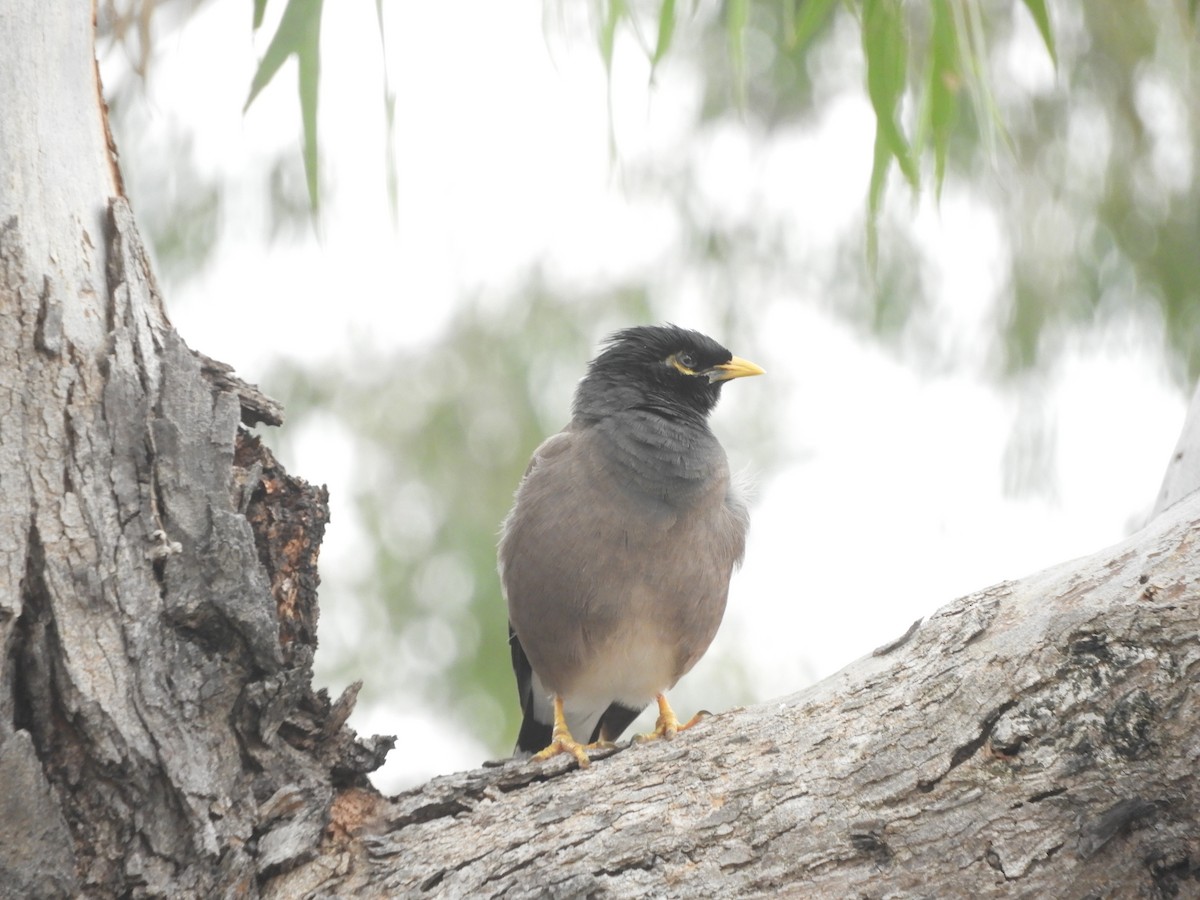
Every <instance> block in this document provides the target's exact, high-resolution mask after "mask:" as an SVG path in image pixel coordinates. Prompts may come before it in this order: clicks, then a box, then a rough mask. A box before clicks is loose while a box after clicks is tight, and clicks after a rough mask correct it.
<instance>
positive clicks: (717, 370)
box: [708, 356, 766, 381]
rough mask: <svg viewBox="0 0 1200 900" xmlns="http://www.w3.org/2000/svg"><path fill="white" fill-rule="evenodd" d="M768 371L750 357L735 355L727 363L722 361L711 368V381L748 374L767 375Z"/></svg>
mask: <svg viewBox="0 0 1200 900" xmlns="http://www.w3.org/2000/svg"><path fill="white" fill-rule="evenodd" d="M765 374H766V372H764V371H763V370H762V368H761V367H760V366H756V365H755V364H754V363H752V362H750V360H748V359H742V358H741V357H740V356H735V357H734V358H733V359H731V360H729V362H727V363H721V364H720V365H719V366H713V367H712V369H710V370H709V375H708V380H709V381H728V380H729V379H731V378H745V377H746V376H747V375H765Z"/></svg>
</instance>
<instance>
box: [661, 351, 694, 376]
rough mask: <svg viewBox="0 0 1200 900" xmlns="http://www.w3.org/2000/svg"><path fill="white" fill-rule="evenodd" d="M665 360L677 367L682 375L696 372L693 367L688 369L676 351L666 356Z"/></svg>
mask: <svg viewBox="0 0 1200 900" xmlns="http://www.w3.org/2000/svg"><path fill="white" fill-rule="evenodd" d="M667 362H668V363H670V364H671V365H673V366H674V367H675V368H676V369H678V370H679V371H680V372H682V373H683V374H684V375H695V374H696V370H695V369H690V368H688V367H687V366H685V365H684V364H683V363H681V362H680V361H679V354H678V353H672V354H671V355H670V356H668V357H667Z"/></svg>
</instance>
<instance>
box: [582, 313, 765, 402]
mask: <svg viewBox="0 0 1200 900" xmlns="http://www.w3.org/2000/svg"><path fill="white" fill-rule="evenodd" d="M762 371H763V370H762V369H760V368H759V367H758V366H756V365H755V364H754V363H752V362H747V361H746V360H744V359H739V358H738V357H736V356H734V355H733V354H732V353H730V352H729V351H728V350H726V349H725V348H724V347H722V346H721V345H720V344H718V343H717V342H716V341H714V340H713V339H712V338H710V337H708V336H707V335H704V334H701V333H700V332H698V331H689V330H688V329H686V328H679V327H678V326H676V325H640V326H637V327H635V328H626V329H625V330H623V331H618V332H616V333H615V334H613V335H612V336H611V337H609V338H608V340H607V341H606V342H605V347H604V349H603V350H602V351H601V353H600V355H599V356H597V357H596V358H595V359H593V360H592V361H591V363H589V364H588V371H587V375H585V376H584V378H583V380H582V381H581V382H580V383H579V389H578V390H577V391H576V392H575V404H574V413H575V416H576V418H580V419H584V420H596V419H600V418H603V417H605V416H608V415H612V414H613V413H615V412H619V411H621V410H624V409H633V408H641V409H653V410H655V411H656V412H660V413H661V414H662V415H666V416H670V417H674V418H699V419H700V420H701V421H703V420H704V418H705V417H707V416H708V414H709V413H710V412H712V409H713V407H714V406H716V405H717V401H718V400H719V399H720V398H721V386H722V385H723V384H724V383H725V382H726V381H728V380H730V379H731V378H741V377H743V376H745V375H761V374H762Z"/></svg>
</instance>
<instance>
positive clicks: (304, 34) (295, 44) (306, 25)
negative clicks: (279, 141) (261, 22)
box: [242, 0, 323, 212]
mask: <svg viewBox="0 0 1200 900" xmlns="http://www.w3.org/2000/svg"><path fill="white" fill-rule="evenodd" d="M322 2H323V0H288V5H287V8H286V9H285V10H284V11H283V18H282V19H281V20H280V22H279V28H278V29H276V31H275V35H274V36H273V37H272V38H271V43H270V44H268V45H267V52H266V53H264V54H263V58H262V62H260V63H259V65H258V70H257V71H256V72H255V73H254V78H253V79H252V80H251V82H250V96H249V97H248V98H246V105H245V106H244V107H242V112H245V111H246V110H248V109H249V108H250V104H251V103H253V102H254V98H255V97H257V96H258V95H259V93H260V92H261V91H262V89H263V88H265V87H266V86H267V85H268V84H269V83H270V82H271V79H272V78H274V77H275V73H276V72H278V71H279V68H280V66H282V65H283V64H284V62H286V61H287V59H288V57H290V56H295V57H296V62H297V65H298V67H299V85H300V116H301V120H302V122H303V128H304V150H303V155H304V173H305V176H306V179H307V182H308V197H309V202H310V203H311V204H312V209H313V211H314V212H316V211H317V209H318V206H319V200H318V198H319V185H318V178H317V158H318V154H317V89H318V83H319V81H320V71H321V54H320V43H321V6H322ZM255 12H256V14H257V13H258V12H259V10H257V9H256V10H255Z"/></svg>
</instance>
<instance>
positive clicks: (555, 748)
mask: <svg viewBox="0 0 1200 900" xmlns="http://www.w3.org/2000/svg"><path fill="white" fill-rule="evenodd" d="M589 746H591V745H589V744H581V743H579V741H577V740H575V738H573V737H571V735H570V734H566V735H562V736H556V737H555V738H554V740H552V741H551V742H550V746H548V747H547V748H546V749H545V750H541V751H539V752H537V753H535V754H533V758H534V759H535V760H537V761H538V762H542V761H544V760H547V759H553V758H554V757H556V756H561V755H562V754H564V753H569V754H571V756H573V757H575V761H576V762H577V763H579V768H581V769H586V768H587V767H588V766H589V765H591V761H590V760H589V759H588V755H587V752H588V747H589Z"/></svg>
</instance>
